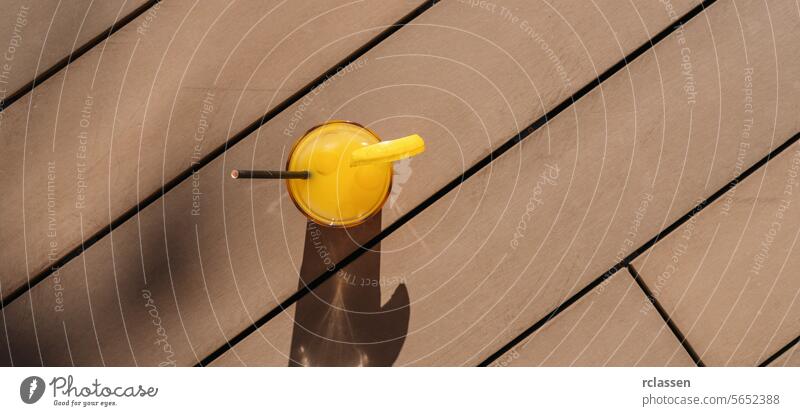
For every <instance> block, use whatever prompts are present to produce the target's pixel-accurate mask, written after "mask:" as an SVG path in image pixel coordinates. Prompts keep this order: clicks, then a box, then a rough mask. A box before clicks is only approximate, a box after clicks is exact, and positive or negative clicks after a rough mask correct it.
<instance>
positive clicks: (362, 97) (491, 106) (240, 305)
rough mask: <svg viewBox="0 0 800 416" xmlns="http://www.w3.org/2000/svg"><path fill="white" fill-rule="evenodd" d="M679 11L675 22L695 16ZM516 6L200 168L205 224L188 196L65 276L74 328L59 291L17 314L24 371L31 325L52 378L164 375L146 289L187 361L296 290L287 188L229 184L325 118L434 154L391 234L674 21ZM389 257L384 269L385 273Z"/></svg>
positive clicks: (430, 20) (617, 6)
mask: <svg viewBox="0 0 800 416" xmlns="http://www.w3.org/2000/svg"><path fill="white" fill-rule="evenodd" d="M672 4H673V5H674V7H675V15H674V16H677V15H680V14H683V13H685V12H686V11H687V10H689V9H690V7H691V4H690V3H689V2H675V3H672ZM506 5H507V6H509V9H508V10H510V11H512V15H511V21H508V20H507V19H509V17H507V16H505V15H501V14H499V11H495V12H492V11H491V10H484V9H478V8H470V7H468V6H467V5H465V4H462V3H459V2H443V3H440V4H437V5H436V6H434V7H433V8H432V9H431V10H429V11H427V12H426V13H424V14H423V15H422V16H420V17H419V18H418V19H415V20H414V22H413V23H412V24H411V25H409V26H408V27H405V28H403V29H401V30H400V31H399V32H397V33H396V34H395V35H393V36H392V37H390V38H389V39H387V40H386V41H384V42H382V43H381V44H380V45H378V46H377V47H375V48H374V49H373V50H372V51H370V52H369V53H368V54H367V55H366V56H365V57H364V58H363V59H362V60H359V61H357V62H356V63H355V65H353V66H352V67H351V68H349V70H348V71H345V72H344V73H343V75H342V76H340V77H336V78H334V79H333V80H332V82H330V83H327V84H325V85H324V86H323V87H321V88H319V89H318V90H317V91H315V92H313V93H311V94H309V96H308V97H306V99H304V100H305V101H304V100H301V102H300V103H299V104H298V105H297V106H295V107H292V108H290V109H288V110H286V111H285V112H283V113H282V114H281V115H279V116H278V117H276V118H275V119H274V120H272V121H271V122H269V123H267V124H266V125H265V126H263V127H262V128H261V129H260V130H259V131H258V132H257V134H254V135H253V136H252V137H250V138H248V139H246V140H244V141H243V142H241V143H240V144H238V145H237V146H236V147H234V148H232V149H230V150H229V151H228V152H226V154H225V156H224V159H221V160H217V161H214V162H213V163H211V164H209V165H208V166H207V167H205V168H204V169H202V170H201V172H199V174H198V181H199V183H200V184H201V191H202V193H203V197H202V200H201V204H200V207H199V208H198V209H199V210H200V212H199V213H200V215H197V216H193V215H191V211H192V209H193V206H192V202H193V195H192V193H193V190H194V189H195V187H196V186H194V185H195V184H193V183H192V181H186V182H184V183H182V184H181V185H180V186H178V187H177V188H175V189H174V190H173V191H171V192H169V193H168V194H167V195H166V196H165V197H163V198H161V199H160V200H159V201H157V202H156V203H154V204H153V205H151V206H149V207H148V208H146V209H145V210H143V211H142V212H141V213H140V214H139V215H138V216H137V217H135V218H134V219H132V220H131V221H129V222H127V223H126V224H124V225H122V226H121V227H119V228H118V229H117V230H115V231H114V232H113V233H112V234H111V235H110V236H109V237H107V238H104V239H103V240H101V241H100V242H98V243H97V244H96V245H94V246H93V247H91V248H90V249H88V250H87V251H86V252H84V253H83V254H82V255H81V256H80V257H79V258H76V259H74V260H73V261H71V262H70V263H69V264H67V265H66V266H65V267H64V268H63V269H62V270H61V271H60V276H59V277H60V280H61V283H62V284H68V285H69V287H68V289H67V290H65V291H64V302H65V304H66V305H68V306H66V307H65V309H67V310H68V312H67V313H64V314H61V315H59V314H57V313H55V312H53V311H52V304H53V290H54V282H53V280H52V279H48V281H46V282H43V283H42V284H40V285H38V286H37V287H36V288H34V290H32V291H31V292H30V296H25V297H23V298H20V299H19V300H18V301H17V302H15V303H14V304H12V305H9V306H8V307H6V308H5V309H4V312H5V313H6V316H7V317H12V316H13V319H14V320H13V322H14V327H13V328H10V332H9V333H10V334H12V335H11V336H10V338H11V339H12V340H14V341H13V342H12V345H11V350H12V354H13V356H14V360H15V361H16V362H38V359H39V357H38V350H37V349H36V348H30V347H31V346H32V345H36V342H37V341H36V335H37V334H35V333H34V329H33V324H32V323H33V322H32V320H33V317H32V315H31V311H32V310H33V311H35V313H36V318H35V320H36V328H37V329H38V337H39V340H38V342H39V345H40V346H42V357H43V360H44V362H45V363H50V364H55V363H70V362H71V361H70V360H71V359H72V361H74V362H76V363H102V362H104V363H107V364H112V363H113V364H129V363H133V362H134V357H135V358H136V361H135V362H136V363H137V364H150V365H153V364H157V363H159V362H161V361H162V360H163V356H164V353H163V352H162V351H161V349H160V346H159V345H153V343H154V342H156V341H157V340H158V335H157V334H156V331H155V329H154V328H153V324H152V323H151V318H150V317H149V315H148V310H147V309H146V308H145V307H144V306H143V304H144V301H143V300H142V295H141V291H142V290H149V291H150V292H149V293H151V298H152V299H154V300H155V303H156V304H157V305H158V308H159V311H160V313H159V318H160V320H159V324H160V325H161V326H163V328H164V332H166V333H167V334H169V337H170V338H169V339H170V347H171V349H172V350H173V351H174V352H175V356H174V359H175V360H176V362H177V363H178V364H181V365H186V364H192V363H194V362H197V361H199V360H201V359H202V358H203V357H204V354H207V353H209V352H210V351H213V350H214V349H215V348H216V347H218V346H221V345H223V344H224V342H225V339H229V338H231V337H233V336H234V335H236V334H237V333H239V331H241V330H242V329H244V328H245V327H246V326H247V325H248V324H249V323H250V322H253V321H255V320H256V319H258V318H260V317H261V316H263V315H264V314H265V313H266V312H267V311H269V310H270V309H272V308H273V307H274V306H275V305H276V304H278V303H279V302H281V301H282V300H284V299H286V298H287V297H288V296H289V295H290V294H292V293H294V291H295V290H296V289H297V276H298V269H299V264H300V256H301V253H302V247H303V241H302V240H303V238H302V236H303V235H304V233H303V228H304V227H305V219H304V218H302V216H301V215H300V214H299V213H297V212H296V210H295V209H294V207H293V206H291V203H289V202H288V200H287V199H286V198H284V197H281V196H282V195H284V192H285V191H284V190H283V189H280V188H279V186H280V184H279V183H276V182H253V183H251V184H246V183H242V182H231V180H229V179H227V178H228V176H227V172H228V171H229V169H230V168H232V167H236V168H248V167H250V166H253V165H254V166H257V167H263V168H274V167H276V166H282V165H283V163H284V158H285V152H286V150H287V146H289V145H291V143H292V142H293V140H294V138H295V137H296V136H297V135H299V134H301V133H302V132H303V131H305V129H306V128H308V127H310V126H312V125H314V124H316V123H318V122H320V121H324V120H326V119H329V118H345V119H353V120H358V121H361V122H363V123H366V124H369V125H370V126H371V127H372V128H374V129H375V130H377V131H378V132H379V133H380V134H381V135H383V136H384V137H396V136H399V135H404V134H408V133H410V132H412V131H413V132H416V133H420V134H421V135H422V136H423V137H425V138H426V139H428V142H427V143H428V151H427V152H426V154H424V155H423V156H421V157H418V158H417V159H414V160H413V161H412V162H411V164H410V166H406V167H404V169H406V173H408V174H410V178H408V180H407V181H406V183H401V182H400V181H397V182H396V183H395V190H396V192H397V193H396V194H395V197H396V198H390V202H389V203H388V204H387V207H386V208H385V210H384V217H383V224H384V227H385V226H386V225H387V224H388V223H389V222H390V221H393V220H394V219H396V218H397V217H398V216H399V215H400V214H402V213H403V212H407V210H408V209H410V208H411V207H413V206H415V205H417V204H418V203H419V202H421V201H422V200H424V199H425V198H426V197H427V196H429V195H430V194H431V193H432V192H434V191H435V190H436V189H438V188H440V187H441V186H442V185H444V184H445V183H446V182H447V181H449V180H450V179H452V178H453V177H456V176H457V175H458V174H459V173H460V172H461V171H462V170H463V169H465V168H466V167H468V166H470V165H471V164H472V163H474V162H475V161H477V160H478V159H480V158H481V157H482V156H484V155H486V154H487V153H488V151H489V148H490V147H494V146H497V145H498V144H499V143H502V142H503V141H505V140H506V139H507V138H509V137H510V136H511V135H513V134H515V132H516V131H518V130H519V129H521V128H522V127H524V126H526V125H527V124H529V123H531V122H532V121H533V120H535V119H537V118H538V117H540V116H541V115H542V114H544V112H545V111H546V110H547V109H550V108H552V107H554V106H555V105H556V104H557V103H558V102H560V101H561V100H563V99H565V98H566V97H569V96H570V95H571V94H572V93H574V91H576V90H577V89H578V88H579V87H580V86H581V85H583V84H585V83H587V82H588V81H589V80H591V79H592V78H593V77H595V76H597V74H598V73H600V72H602V71H603V70H604V69H605V68H608V67H609V66H611V65H612V64H614V63H615V62H616V61H618V60H620V59H622V57H624V56H625V54H627V53H629V52H630V51H632V50H633V49H634V48H636V47H637V46H639V45H640V44H642V43H644V42H645V41H646V40H647V39H649V38H650V37H651V36H652V35H653V34H655V33H657V32H658V31H660V30H661V29H663V28H664V27H666V26H667V25H669V24H670V22H671V19H672V18H673V17H674V16H673V15H670V14H669V13H668V12H667V11H666V10H665V9H664V6H663V5H662V4H659V3H652V4H650V3H648V4H642V5H637V8H636V9H634V8H633V6H632V5H630V4H624V3H619V2H613V1H608V2H600V3H598V4H597V7H598V9H587V8H585V7H583V6H582V5H578V4H576V3H573V2H563V3H555V4H554V5H552V8H549V7H548V6H547V5H546V4H545V3H538V2H537V3H532V2H523V1H513V2H509V3H507V4H506ZM543 10H544V11H543ZM601 12H602V13H601ZM514 18H516V20H515V19H514ZM522 21H525V22H526V23H525V24H524V25H523V24H522ZM498 28H501V30H498ZM525 28H530V30H529V31H526V30H525ZM534 28H535V31H533V30H534ZM615 35H616V36H615ZM537 36H540V37H537ZM542 45H546V46H548V47H549V48H545V49H542ZM547 50H552V53H550V54H549V55H548V52H547ZM552 56H557V57H558V62H554V61H553V58H552ZM557 63H560V65H561V66H562V70H561V71H558V66H557ZM562 76H566V77H567V78H568V82H567V80H566V79H562ZM123 153H125V152H121V154H123ZM125 154H128V153H125ZM514 154H515V155H516V157H517V158H518V157H519V153H514ZM509 158H513V156H509ZM454 195H463V197H464V198H467V199H463V200H462V201H465V204H467V205H469V206H474V205H475V204H476V203H477V202H478V201H479V200H480V198H479V197H478V199H474V198H473V197H474V196H475V195H474V192H473V191H468V192H466V193H464V191H458V192H455V193H454ZM223 197H224V199H223ZM503 200H505V198H500V199H498V201H503ZM467 205H465V206H467ZM438 214H439V212H438V211H437V215H438ZM426 235H428V234H426ZM447 237H451V236H449V235H448V236H447ZM428 238H437V237H435V236H432V235H430V237H428ZM442 238H445V234H444V233H443V234H442ZM426 240H427V239H426ZM414 250H419V248H415V249H414ZM389 253H391V252H389ZM398 254H400V253H398ZM430 254H432V253H430ZM461 254H465V253H461ZM384 256H385V257H384V258H383V259H382V264H385V263H384V262H386V261H387V258H390V256H388V253H387V252H384ZM422 257H426V256H421V257H420V258H422ZM338 259H339V258H332V260H333V261H337V260H338ZM382 267H383V266H382ZM392 267H393V271H392V273H394V274H395V275H396V276H399V275H400V274H401V273H400V272H399V271H398V269H397V266H396V265H393V266H392ZM408 270H410V269H407V270H403V271H402V273H407V272H408ZM442 277H443V276H442ZM429 281H431V282H432V281H433V280H429ZM383 292H384V293H392V292H391V291H390V292H385V291H383ZM417 299H419V297H417ZM384 300H385V299H384ZM90 305H91V309H90ZM414 307H415V306H414V305H412V311H413V310H414V309H413V308H414ZM99 311H103V313H99ZM413 316H414V313H413V312H412V317H413ZM92 317H94V321H93V320H92ZM9 319H10V318H9ZM64 328H66V330H65V329H64ZM65 332H66V333H67V334H72V333H81V334H88V336H85V337H77V340H76V337H75V336H70V337H69V340H70V343H71V345H72V348H71V351H72V357H71V358H70V357H69V356H68V353H67V351H66V350H67V348H66V341H65V339H64V336H63V334H64V333H65ZM43 340H46V341H47V342H46V343H43V342H42V341H43ZM129 341H130V342H129ZM5 342H7V341H4V343H5ZM76 351H79V352H80V354H81V355H80V356H76ZM100 351H102V353H103V357H101V356H100ZM101 358H102V359H101Z"/></svg>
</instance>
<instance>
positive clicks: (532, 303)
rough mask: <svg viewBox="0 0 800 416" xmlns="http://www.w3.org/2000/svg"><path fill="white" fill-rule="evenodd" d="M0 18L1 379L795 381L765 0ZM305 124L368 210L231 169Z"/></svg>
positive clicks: (785, 156) (785, 79)
mask: <svg viewBox="0 0 800 416" xmlns="http://www.w3.org/2000/svg"><path fill="white" fill-rule="evenodd" d="M3 5H4V10H6V11H7V12H6V13H4V15H3V16H4V17H3V18H2V21H3V23H4V25H2V26H0V27H3V28H6V29H4V30H5V31H4V32H3V33H2V34H3V36H0V40H2V39H8V40H9V43H8V45H5V44H0V45H2V47H3V48H4V51H5V48H6V47H8V48H9V49H8V51H12V50H13V53H12V54H11V55H10V58H11V59H9V55H8V54H6V55H5V56H0V60H3V59H5V64H6V66H2V65H0V69H3V70H4V71H3V74H5V75H3V74H0V75H3V78H2V79H0V86H2V87H4V89H3V91H4V95H3V97H5V100H4V102H3V105H2V112H0V140H2V144H3V146H4V149H5V152H3V153H2V154H0V169H2V176H0V186H2V189H3V190H4V196H5V198H3V200H2V202H0V218H2V221H3V222H2V224H1V225H0V243H2V244H3V247H4V249H3V250H2V251H0V299H2V310H0V313H1V314H2V318H3V319H2V321H0V322H1V323H0V325H2V327H3V330H2V331H0V365H6V366H8V365H48V366H69V365H98V366H99V365H108V366H120V365H138V366H157V365H179V366H190V365H231V366H233V365H274V366H285V365H287V364H288V365H336V364H339V365H398V366H406V365H417V366H419V365H498V366H535V365H556V366H569V365H579V366H604V365H607V366H634V365H642V366H666V365H672V366H693V365H713V366H724V365H736V366H750V365H794V366H797V365H800V361H798V360H800V352H797V350H798V348H800V346H798V341H799V340H800V275H798V273H799V272H800V260H798V259H799V258H800V257H798V256H797V255H796V254H795V251H796V249H795V244H796V243H797V240H798V237H799V236H800V211H798V210H799V209H800V208H798V205H800V201H797V199H798V195H800V190H798V184H799V183H800V143H797V141H798V138H800V71H798V67H800V54H798V45H800V9H798V8H797V6H796V4H795V3H794V2H791V1H788V0H779V1H774V2H734V1H731V0H718V1H706V2H702V3H701V2H700V1H696V0H672V1H646V2H619V1H615V0H599V1H595V2H592V3H582V2H572V1H555V2H553V1H550V2H544V1H529V0H497V1H491V2H477V1H475V2H473V1H459V0H443V1H440V2H431V1H423V0H396V1H382V0H358V1H355V0H335V1H328V2H312V1H293V2H287V1H279V0H270V1H237V2H229V1H221V0H220V1H204V2H194V1H188V0H186V1H184V0H164V1H161V2H146V1H143V0H142V1H132V0H128V1H124V0H116V1H112V2H90V1H78V2H74V3H73V4H72V5H70V6H69V10H67V9H65V6H64V5H63V4H62V5H61V6H57V2H49V1H48V2H33V1H30V0H27V1H26V0H9V1H6V2H5V3H4V4H3ZM330 119H347V120H354V121H358V122H360V123H362V124H366V125H368V126H369V127H370V128H372V129H373V130H375V131H376V132H378V133H379V134H380V135H381V136H382V137H386V138H392V137H400V136H403V135H406V134H410V133H418V134H420V135H421V136H422V137H424V138H425V140H426V145H427V150H426V152H425V153H423V154H422V155H420V156H418V157H415V158H413V159H411V160H410V161H409V162H398V163H397V164H396V166H395V168H396V169H395V170H396V171H395V174H396V176H395V180H394V185H393V190H392V195H391V196H390V198H389V201H388V202H387V204H386V205H385V206H384V209H383V211H382V213H381V216H379V217H374V218H373V219H372V220H371V221H368V222H367V223H366V224H364V225H362V226H359V227H356V228H353V229H350V230H349V231H343V230H336V229H320V228H319V227H318V226H316V225H314V224H313V223H308V222H307V220H306V219H305V217H303V215H302V214H300V213H299V212H298V211H297V210H296V209H295V207H294V205H293V204H292V203H291V202H290V200H289V199H288V196H287V194H286V189H285V187H284V185H283V184H282V183H280V182H278V181H262V182H242V181H234V180H232V179H230V177H229V172H230V170H231V169H233V168H244V169H250V168H253V169H275V168H280V167H282V166H284V164H285V160H286V155H287V152H288V151H289V149H290V148H291V145H292V144H293V143H294V141H295V140H296V139H297V138H298V137H299V136H300V135H302V133H303V132H305V131H306V130H308V129H309V128H310V127H312V126H315V125H317V124H319V123H321V122H324V121H326V120H330ZM320 247H322V248H323V250H322V251H320ZM797 250H800V248H798V249H797ZM320 253H324V255H320Z"/></svg>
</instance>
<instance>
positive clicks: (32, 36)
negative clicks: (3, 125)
mask: <svg viewBox="0 0 800 416" xmlns="http://www.w3.org/2000/svg"><path fill="white" fill-rule="evenodd" d="M145 3H146V0H112V1H92V0H77V1H71V2H69V4H65V3H63V2H59V1H56V0H46V1H34V0H5V1H3V2H2V4H0V8H2V10H3V14H2V16H0V28H2V29H0V39H3V40H6V41H7V43H4V44H2V46H0V47H2V51H3V55H2V58H0V61H2V64H1V65H0V67H2V70H0V74H1V76H0V99H5V98H6V97H9V96H11V95H12V94H14V93H15V92H17V91H18V90H19V89H20V88H22V87H23V86H24V85H26V84H28V83H29V82H31V81H32V80H33V79H34V78H36V76H38V75H40V74H41V73H43V72H44V71H47V70H48V69H50V68H51V67H52V66H53V65H55V64H56V63H57V62H59V61H60V60H62V59H64V58H66V57H67V56H69V55H70V53H72V52H73V51H74V50H76V49H78V48H80V47H81V46H83V45H84V44H85V43H86V42H88V41H89V40H91V39H92V38H94V37H95V36H97V35H100V34H101V33H103V32H105V31H107V30H108V28H110V27H111V25H113V24H114V22H116V21H118V20H120V19H122V18H124V17H125V16H127V15H128V14H130V13H131V12H133V11H134V10H135V9H136V8H138V7H139V6H142V5H143V4H145Z"/></svg>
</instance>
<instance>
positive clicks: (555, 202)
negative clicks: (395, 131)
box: [381, 2, 800, 365]
mask: <svg viewBox="0 0 800 416" xmlns="http://www.w3.org/2000/svg"><path fill="white" fill-rule="evenodd" d="M767 7H769V9H767ZM740 19H741V20H740ZM740 21H741V22H742V24H741V26H740V24H739V22H740ZM797 28H798V20H797V19H796V18H795V17H794V14H793V11H792V7H791V5H789V4H788V3H782V4H772V3H771V4H769V5H768V6H766V5H763V4H755V3H749V4H746V5H742V4H738V3H737V4H734V3H732V2H721V3H716V4H714V5H713V6H711V8H710V9H708V10H707V11H706V12H704V13H703V14H701V15H699V16H698V18H696V19H694V20H692V21H691V22H689V24H688V25H687V26H686V27H685V28H684V30H683V31H679V32H676V33H674V34H673V35H671V36H670V37H668V38H667V39H664V41H663V42H661V43H659V44H658V45H656V47H655V49H654V50H653V51H652V52H651V53H647V54H645V55H643V56H641V57H640V59H638V60H636V61H634V62H633V63H631V64H630V65H628V67H627V70H626V71H623V72H620V73H618V74H617V75H616V76H613V77H611V78H610V79H609V80H607V81H606V82H604V83H603V84H602V89H600V90H597V91H594V92H592V93H590V94H589V95H587V96H586V97H584V98H583V99H581V100H580V101H578V102H577V103H576V104H575V105H574V106H573V107H572V108H571V109H570V111H568V112H565V113H562V114H561V115H559V116H558V117H556V118H555V119H553V120H552V121H551V122H550V123H548V125H547V126H546V127H547V128H545V129H542V130H539V131H537V132H536V133H534V134H533V135H532V136H531V137H529V138H527V139H526V140H525V141H524V142H523V143H522V145H521V146H520V147H518V148H517V149H516V150H515V151H512V152H508V153H506V154H504V155H503V156H502V157H501V158H500V159H498V160H496V161H495V162H494V163H493V164H492V165H490V166H489V168H487V169H484V170H482V171H481V172H479V173H478V174H476V175H475V176H473V177H471V178H470V179H469V180H468V181H466V182H465V183H464V184H462V185H461V186H460V187H459V188H458V189H457V191H456V192H451V193H449V194H448V195H447V196H445V197H444V198H442V199H440V200H439V201H437V202H436V203H435V204H433V205H431V206H430V207H428V208H427V209H426V210H425V211H424V212H422V213H421V214H420V215H418V216H416V217H415V218H414V219H413V220H411V221H410V222H408V223H406V224H405V225H403V226H402V227H401V228H400V229H398V230H397V231H395V232H394V233H392V234H391V235H390V236H389V237H388V238H386V239H384V240H383V241H382V242H381V248H382V257H381V278H382V282H383V283H382V291H383V292H384V293H392V292H393V290H394V288H395V287H396V286H397V284H396V283H392V282H393V281H394V282H396V281H397V280H398V276H399V277H400V280H402V281H403V282H404V283H405V285H406V286H407V290H408V292H409V297H410V299H411V320H410V323H409V329H408V334H409V335H408V336H407V337H406V339H405V344H404V346H403V349H402V351H401V353H400V355H399V357H398V359H397V361H396V363H395V364H397V365H431V364H435V365H465V364H469V365H472V364H477V363H480V362H481V361H482V360H483V359H485V358H486V357H488V356H490V355H491V354H492V353H493V352H495V351H497V350H499V349H500V348H501V347H502V346H503V345H505V344H506V343H507V342H509V341H510V340H512V339H513V338H514V337H516V336H517V335H518V334H520V333H522V332H523V331H524V330H525V329H527V328H529V327H530V326H531V325H532V324H533V323H535V322H537V321H538V320H540V319H542V318H543V317H545V316H546V314H547V313H549V312H550V311H551V310H553V309H554V308H555V307H557V306H558V305H559V304H561V303H562V302H563V301H564V300H566V299H567V298H569V297H570V296H572V295H573V294H575V293H576V292H578V291H579V290H580V289H582V288H583V287H585V286H586V285H587V284H588V283H590V282H592V281H593V280H595V279H596V278H597V277H598V276H600V275H602V274H604V273H605V272H606V271H607V270H609V269H611V268H612V267H613V266H614V265H615V264H617V263H618V262H619V261H620V260H621V259H623V258H625V257H626V256H628V255H629V254H631V253H632V251H633V250H635V249H636V248H637V247H640V246H641V245H642V244H644V243H645V242H646V241H648V240H649V239H651V238H652V237H653V236H655V235H656V234H657V233H658V232H659V231H660V230H662V229H664V228H665V227H666V226H667V225H669V224H671V223H673V222H674V221H676V220H677V219H678V218H680V217H681V216H683V215H684V214H685V213H687V212H688V211H689V210H691V209H692V207H693V206H694V205H695V204H696V203H697V200H698V199H703V198H706V197H708V196H709V195H711V194H712V193H713V192H715V191H716V190H718V189H720V188H721V187H722V186H723V185H725V184H726V183H728V182H729V181H730V180H732V179H733V178H734V177H735V176H736V175H737V174H738V173H739V172H741V170H742V169H745V168H747V167H748V166H751V165H752V164H754V163H755V162H756V161H757V160H759V159H761V158H762V157H763V156H764V155H766V154H767V153H768V152H769V150H770V149H771V148H773V147H774V146H775V145H776V144H777V143H778V142H781V141H783V140H786V139H787V138H789V137H790V136H791V135H792V134H793V133H794V132H796V131H798V130H800V120H798V119H797V117H796V114H797V109H798V104H800V95H798V94H785V93H783V92H780V89H779V88H778V87H779V86H786V85H796V84H797V82H796V80H797V79H796V77H797V72H796V71H792V67H794V66H796V64H797V62H795V61H796V60H797V59H800V57H798V56H797V55H796V54H794V53H792V51H793V50H794V46H793V45H796V44H797V43H798V41H800V39H799V38H798V37H800V32H798V30H797ZM712 33H713V36H712ZM772 33H775V34H776V35H775V37H774V38H773V37H772ZM743 41H744V42H746V45H747V54H745V53H744V51H745V48H744V44H743ZM687 48H688V51H687ZM687 54H688V56H689V57H688V58H686V56H687ZM775 56H780V57H785V60H784V59H783V58H782V59H778V60H776V59H775ZM687 59H688V62H689V63H690V64H691V65H690V68H688V69H690V71H689V70H688V69H687V66H686V65H684V64H685V63H686V62H687V61H686V60H687ZM749 67H752V68H753V71H754V73H757V74H759V77H758V80H757V85H758V88H752V94H753V100H755V102H757V103H762V104H761V106H759V107H756V108H754V109H753V113H752V114H751V113H746V112H745V103H746V102H745V99H746V97H745V96H744V94H745V91H743V89H744V88H747V85H746V83H747V82H748V81H747V79H746V77H745V68H749ZM687 73H688V74H690V75H691V78H687ZM659 87H660V88H659ZM694 91H696V92H697V93H696V94H694V93H693V92H694ZM745 118H747V119H750V118H753V120H754V122H753V127H752V128H751V129H750V130H749V137H747V138H746V139H745V140H746V142H747V147H748V151H747V152H745V153H744V154H743V155H740V152H739V148H740V143H741V142H742V140H743V138H742V137H741V131H742V121H743V120H744V119H745ZM736 120H739V122H738V123H737V122H735V121H736ZM737 158H741V167H739V166H737ZM432 171H434V170H433V169H431V170H428V171H427V172H432ZM423 172H425V171H423ZM423 177H424V178H427V176H423ZM404 192H405V188H404Z"/></svg>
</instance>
